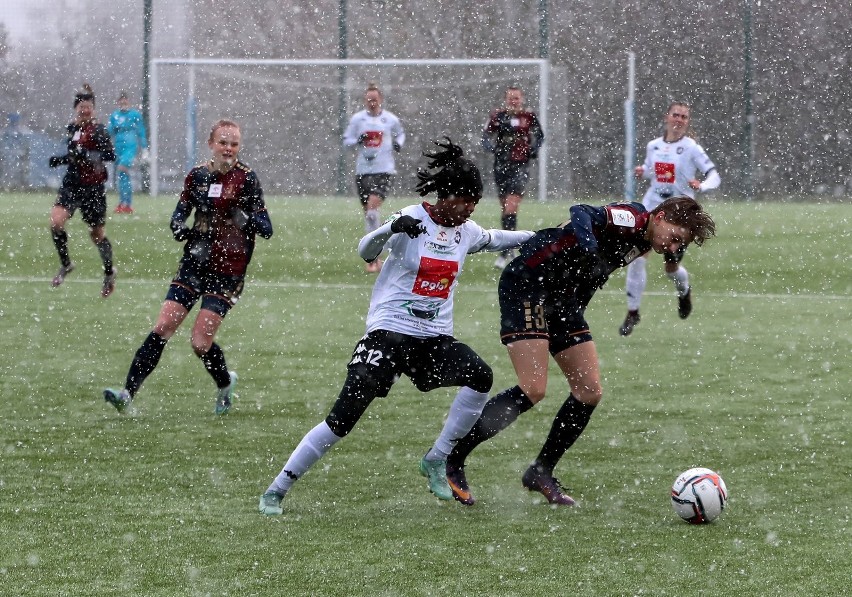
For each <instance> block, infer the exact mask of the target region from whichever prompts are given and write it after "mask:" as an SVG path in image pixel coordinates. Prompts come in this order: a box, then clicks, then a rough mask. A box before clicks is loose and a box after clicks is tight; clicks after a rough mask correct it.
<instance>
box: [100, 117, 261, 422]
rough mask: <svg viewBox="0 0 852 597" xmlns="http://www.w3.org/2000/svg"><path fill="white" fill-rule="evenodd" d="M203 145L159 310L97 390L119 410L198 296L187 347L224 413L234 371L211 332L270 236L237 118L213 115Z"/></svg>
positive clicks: (182, 206) (180, 207)
mask: <svg viewBox="0 0 852 597" xmlns="http://www.w3.org/2000/svg"><path fill="white" fill-rule="evenodd" d="M207 145H208V146H209V147H210V151H211V152H212V153H213V158H212V159H211V160H210V161H208V162H207V163H206V164H201V165H199V166H196V167H195V168H193V169H192V170H190V172H189V174H188V175H187V177H186V180H185V182H184V185H183V192H182V193H181V195H180V200H179V201H178V204H177V207H175V211H174V213H173V214H172V219H171V222H170V228H171V230H172V235H173V236H174V238H175V240H176V241H178V242H184V243H185V244H184V248H183V257H182V258H181V260H180V265H179V267H178V271H177V274H176V275H175V277H174V279H173V280H172V283H171V284H170V285H169V290H168V292H167V293H166V299H165V301H164V302H163V306H162V309H161V310H160V315H159V317H158V318H157V322H156V323H155V324H154V329H153V330H152V331H151V333H149V334H148V337H147V338H146V339H145V341H144V342H143V343H142V346H140V347H139V350H137V351H136V355H135V356H134V357H133V362H132V363H131V364H130V370H129V371H128V372H127V378H126V381H125V384H124V388H123V389H122V390H113V389H109V388H108V389H106V390H104V400H106V401H107V402H109V403H110V404H112V405H113V406H114V407H115V408H116V410H118V412H119V413H122V412H124V411H125V410H126V409H127V407H128V406H130V403H131V401H132V400H133V397H134V396H135V395H136V392H137V391H138V390H139V388H140V386H141V385H142V382H143V381H145V378H146V377H148V375H150V374H151V372H152V371H154V368H155V367H156V366H157V363H159V361H160V356H161V355H162V354H163V349H164V348H165V347H166V343H167V342H168V341H169V339H170V338H171V337H172V336H173V335H174V333H175V332H176V331H177V329H178V327H180V325H181V324H182V323H183V321H184V319H186V316H187V315H188V314H189V311H190V309H192V307H193V306H194V305H195V303H197V302H198V300H199V299H200V300H201V308H200V310H199V312H198V316H197V317H196V319H195V325H194V326H193V328H192V337H191V342H192V350H193V351H194V352H195V354H196V356H198V357H199V358H200V359H201V362H202V363H204V368H205V369H206V370H207V372H208V373H209V374H210V376H211V377H212V378H213V381H214V382H215V383H216V387H217V388H218V391H217V393H216V407H215V412H216V414H217V415H224V414H227V413H228V411H229V410H230V408H231V400H232V398H233V393H234V387H235V385H236V382H237V374H236V373H234V372H229V371H228V367H227V365H226V363H225V355H224V353H223V352H222V349H221V348H220V347H219V345H218V344H216V343H215V342H214V341H213V340H214V338H215V336H216V332H217V331H218V330H219V326H221V325H222V321H223V320H224V319H225V316H226V315H227V314H228V312H229V311H230V310H231V307H233V306H234V305H235V304H236V303H237V300H238V299H239V298H240V295H241V294H242V292H243V286H244V284H245V276H246V270H247V269H248V265H249V262H250V261H251V257H252V254H253V252H254V244H255V236H256V235H260V236H262V237H263V238H269V237H270V236H272V222H270V220H269V214H268V213H267V211H266V205H265V203H264V201H263V190H262V189H261V187H260V181H259V180H258V178H257V174H255V172H254V171H253V170H251V169H250V168H249V167H248V166H246V165H245V164H244V163H242V162H240V161H239V160H238V159H237V156H238V154H239V152H240V148H241V146H242V138H241V133H240V127H239V125H237V124H236V123H235V122H232V121H230V120H220V121H218V122H217V123H216V124H214V125H213V128H212V130H211V131H210V138H209V139H208V141H207ZM193 211H195V220H194V222H193V225H192V228H189V227H187V225H186V222H187V220H188V219H189V216H190V214H191V213H192V212H193Z"/></svg>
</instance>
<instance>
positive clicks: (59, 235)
mask: <svg viewBox="0 0 852 597" xmlns="http://www.w3.org/2000/svg"><path fill="white" fill-rule="evenodd" d="M51 234H52V236H53V244H54V246H55V247H56V252H57V253H59V262H60V263H61V264H62V267H68V266H69V265H71V258H70V257H69V256H68V234H67V233H66V232H65V231H64V230H54V231H53V232H51Z"/></svg>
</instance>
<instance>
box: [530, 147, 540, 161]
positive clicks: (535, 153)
mask: <svg viewBox="0 0 852 597" xmlns="http://www.w3.org/2000/svg"><path fill="white" fill-rule="evenodd" d="M537 157H538V149H530V159H531V160H534V159H536V158H537Z"/></svg>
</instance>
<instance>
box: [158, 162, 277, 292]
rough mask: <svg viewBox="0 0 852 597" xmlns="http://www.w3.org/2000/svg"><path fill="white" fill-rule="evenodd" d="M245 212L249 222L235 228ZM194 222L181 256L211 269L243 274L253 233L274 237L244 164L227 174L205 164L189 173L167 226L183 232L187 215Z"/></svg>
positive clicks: (252, 177)
mask: <svg viewBox="0 0 852 597" xmlns="http://www.w3.org/2000/svg"><path fill="white" fill-rule="evenodd" d="M236 210H241V212H242V213H243V214H245V216H246V219H247V222H246V223H245V224H244V225H242V226H238V222H239V220H240V218H241V216H240V215H239V214H238V213H237V211H236ZM193 211H195V220H194V223H193V225H192V230H191V232H190V235H189V239H188V240H187V242H186V245H185V246H184V257H185V258H193V259H195V260H196V261H199V262H202V263H204V264H206V266H207V267H208V268H209V269H210V271H213V272H216V273H220V274H225V275H229V276H244V275H245V273H246V269H247V268H248V264H249V262H250V261H251V256H252V253H253V252H254V241H255V235H256V234H259V235H260V236H262V237H263V238H269V237H270V236H272V222H271V221H270V219H269V214H268V213H267V211H266V204H265V203H264V200H263V190H262V189H261V187H260V181H259V180H258V178H257V175H256V174H255V173H254V171H253V170H251V169H250V168H249V167H248V166H246V165H245V164H243V163H242V162H237V164H236V165H235V166H234V167H233V168H232V169H231V170H229V171H228V172H225V173H222V172H219V171H213V170H211V169H210V167H209V166H208V164H202V165H200V166H196V167H195V168H193V169H192V170H190V171H189V174H187V176H186V179H185V181H184V185H183V191H182V192H181V194H180V199H179V200H178V203H177V206H176V207H175V210H174V213H173V214H172V218H171V222H170V227H171V229H172V231H173V232H175V231H178V230H180V229H182V228H183V227H184V226H185V225H186V221H187V219H188V218H189V216H190V214H191V213H192V212H193Z"/></svg>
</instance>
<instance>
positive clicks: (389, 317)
mask: <svg viewBox="0 0 852 597" xmlns="http://www.w3.org/2000/svg"><path fill="white" fill-rule="evenodd" d="M401 215H408V216H411V217H413V218H415V219H418V220H421V225H422V226H423V227H424V228H426V232H425V233H423V234H421V235H420V236H418V237H417V238H410V237H409V236H408V235H407V234H405V233H397V234H393V233H392V232H391V230H390V225H391V223H392V222H393V221H394V220H395V219H397V218H398V217H399V216H401ZM532 235H533V233H532V232H530V231H528V230H519V231H507V230H485V229H484V228H482V227H481V226H480V225H479V224H477V223H476V222H474V221H472V220H468V221H466V222H465V223H464V224H462V225H461V226H452V227H447V226H441V225H439V224H437V223H435V221H434V220H432V218H431V217H430V216H429V213H428V212H427V211H426V209H425V207H424V206H423V204H421V205H409V206H408V207H406V208H404V209H402V210H400V211H398V212H396V213H395V214H393V215H392V216H391V217H390V218H389V219H388V220H387V221H386V222H385V223H384V224H383V225H382V226H381V227H379V228H378V229H376V230H374V231H373V232H371V233H369V234H367V235H366V236H365V237H364V238H362V239H361V243H360V244H359V245H358V252H359V254H360V255H361V256H362V257H364V258H365V259H374V258H375V257H376V256H378V255H379V254H380V253H381V251H382V249H383V248H384V249H389V250H390V254H389V255H388V258H387V260H385V262H384V265H383V266H382V270H381V272H380V273H379V276H378V279H377V280H376V284H375V286H373V295H372V297H371V298H370V310H369V311H368V313H367V333H369V332H372V331H374V330H378V329H382V330H388V331H391V332H398V333H400V334H406V335H409V336H415V337H418V338H428V337H434V336H439V335H447V336H452V335H453V296H454V294H455V290H456V284H458V277H459V275H461V272H462V267H463V265H464V260H465V258H466V257H467V255H468V254H469V253H476V252H477V251H482V250H488V251H500V250H503V249H509V248H513V247H516V246H518V245H519V244H520V243H522V242H523V241H525V240H527V239H528V238H530V237H532Z"/></svg>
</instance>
